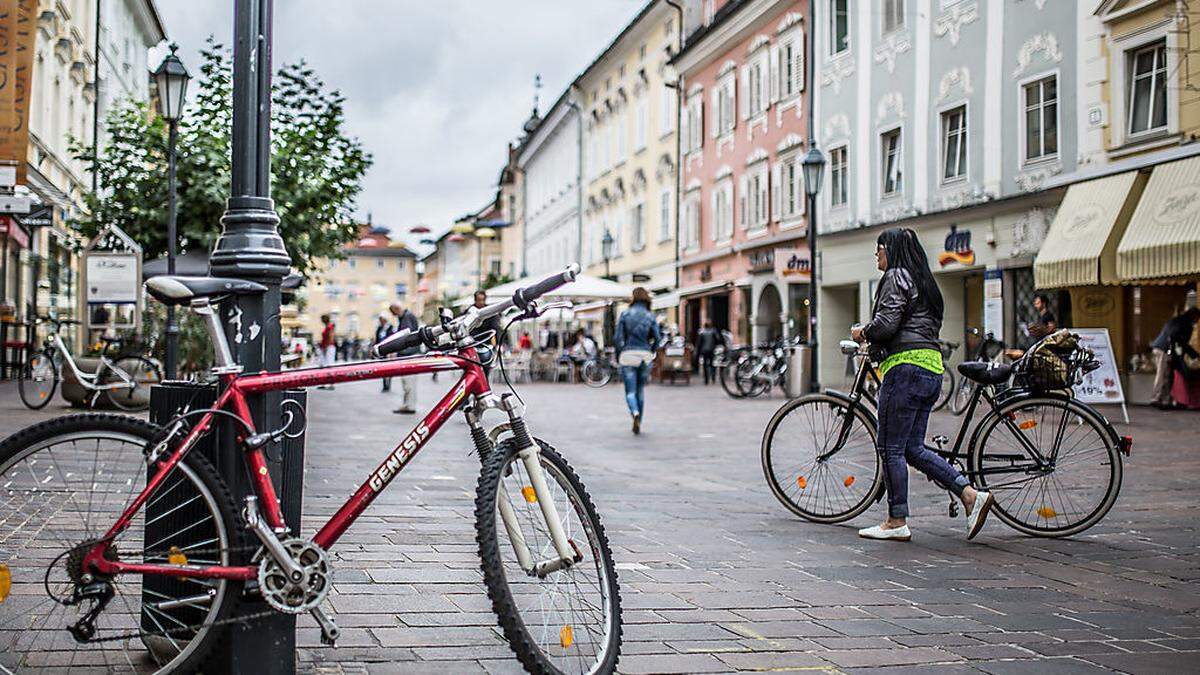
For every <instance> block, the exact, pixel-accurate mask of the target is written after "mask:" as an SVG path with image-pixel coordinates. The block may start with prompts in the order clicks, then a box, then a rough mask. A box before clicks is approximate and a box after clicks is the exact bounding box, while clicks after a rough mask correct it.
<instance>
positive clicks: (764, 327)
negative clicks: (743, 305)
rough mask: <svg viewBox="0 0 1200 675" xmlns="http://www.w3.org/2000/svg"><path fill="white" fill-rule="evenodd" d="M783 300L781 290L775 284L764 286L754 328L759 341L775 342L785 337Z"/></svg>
mask: <svg viewBox="0 0 1200 675" xmlns="http://www.w3.org/2000/svg"><path fill="white" fill-rule="evenodd" d="M782 312H783V300H782V299H781V298H780V297H779V289H777V288H775V284H767V285H766V286H763V289H762V292H761V293H759V295H758V308H757V310H756V311H755V312H754V326H755V328H756V329H757V333H758V338H757V339H758V340H760V341H766V342H774V341H775V340H778V339H779V338H781V337H783V320H782V318H781V317H780V314H781V313H782Z"/></svg>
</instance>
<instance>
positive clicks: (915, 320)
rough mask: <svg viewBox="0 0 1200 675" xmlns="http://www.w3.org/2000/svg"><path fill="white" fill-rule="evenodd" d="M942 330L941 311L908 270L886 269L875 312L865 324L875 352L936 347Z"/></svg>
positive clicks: (880, 356) (879, 354) (883, 353)
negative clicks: (926, 297) (924, 296)
mask: <svg viewBox="0 0 1200 675" xmlns="http://www.w3.org/2000/svg"><path fill="white" fill-rule="evenodd" d="M941 332H942V315H941V314H937V313H935V312H934V310H933V308H932V307H930V306H929V305H928V303H926V302H923V301H922V299H921V298H919V297H918V289H917V285H916V284H915V283H913V279H912V277H911V276H910V275H909V273H908V271H907V270H904V269H901V268H898V267H896V268H891V269H889V270H887V271H886V272H884V273H883V278H882V279H880V281H879V290H878V292H877V293H876V294H875V309H874V312H873V316H872V317H871V321H870V322H868V323H867V325H865V326H863V335H865V336H866V338H867V341H868V342H870V343H871V354H872V356H873V357H874V358H876V359H883V358H886V357H888V356H890V355H892V354H896V353H899V352H902V351H905V350H908V349H937V348H938V336H939V335H940V334H941Z"/></svg>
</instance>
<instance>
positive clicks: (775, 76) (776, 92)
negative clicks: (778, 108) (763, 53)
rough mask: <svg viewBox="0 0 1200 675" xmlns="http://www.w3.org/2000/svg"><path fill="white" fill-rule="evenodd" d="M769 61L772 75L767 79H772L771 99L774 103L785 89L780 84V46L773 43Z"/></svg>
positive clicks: (770, 83)
mask: <svg viewBox="0 0 1200 675" xmlns="http://www.w3.org/2000/svg"><path fill="white" fill-rule="evenodd" d="M769 62H770V65H771V67H770V71H769V72H770V75H769V76H768V77H767V79H768V80H769V81H770V82H769V84H768V86H769V88H770V89H769V90H770V93H771V97H770V99H769V100H770V102H771V103H774V102H775V101H778V100H779V96H780V92H781V91H782V90H783V87H781V86H780V84H779V72H780V67H779V47H778V46H776V45H771V53H770V57H769Z"/></svg>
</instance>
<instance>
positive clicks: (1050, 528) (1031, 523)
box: [970, 396, 1122, 537]
mask: <svg viewBox="0 0 1200 675" xmlns="http://www.w3.org/2000/svg"><path fill="white" fill-rule="evenodd" d="M1026 442H1027V443H1029V444H1031V445H1032V446H1033V447H1034V448H1036V449H1037V451H1038V452H1039V453H1040V454H1041V455H1042V457H1043V458H1045V459H1046V460H1047V461H1046V463H1045V464H1044V465H1039V464H1038V463H1037V462H1036V461H1035V459H1034V457H1033V455H1032V454H1031V453H1030V452H1029V450H1028V448H1027V447H1026V446H1025V443H1026ZM970 462H971V471H972V472H973V473H974V474H975V476H976V477H977V482H978V484H979V488H980V489H984V490H989V491H990V492H991V493H992V495H993V496H994V497H995V499H996V502H995V504H994V506H993V510H994V512H995V513H996V515H997V516H998V517H999V518H1000V519H1001V520H1003V521H1004V522H1005V523H1007V524H1008V525H1009V526H1010V527H1012V528H1014V529H1016V530H1018V531H1020V532H1023V533H1025V534H1029V535H1033V536H1038V537H1066V536H1069V535H1073V534H1078V533H1080V532H1083V531H1084V530H1086V529H1088V528H1089V527H1092V526H1093V525H1095V524H1096V523H1098V522H1100V519H1102V518H1103V517H1104V516H1105V515H1106V514H1107V513H1108V511H1109V509H1111V508H1112V506H1113V504H1114V503H1115V502H1116V500H1117V493H1118V492H1120V490H1121V475H1122V466H1121V455H1120V451H1119V450H1118V449H1117V444H1116V442H1115V440H1114V439H1113V433H1112V432H1111V430H1110V429H1109V427H1108V424H1107V422H1106V421H1104V420H1103V418H1101V417H1100V416H1099V414H1098V413H1096V412H1095V411H1093V410H1091V409H1090V408H1088V407H1087V406H1084V405H1082V404H1080V403H1078V402H1077V401H1074V400H1070V399H1062V398H1054V397H1041V396H1029V397H1020V398H1017V399H1016V400H1011V401H1009V402H1007V403H1005V404H1003V405H1001V406H1000V408H999V410H998V414H994V415H992V416H991V417H990V418H989V419H988V420H986V421H985V422H984V423H983V427H982V428H981V433H980V435H979V440H978V442H977V443H976V444H975V445H974V446H973V447H972V448H971V458H970Z"/></svg>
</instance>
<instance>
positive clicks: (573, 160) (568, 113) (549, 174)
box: [517, 92, 580, 277]
mask: <svg viewBox="0 0 1200 675" xmlns="http://www.w3.org/2000/svg"><path fill="white" fill-rule="evenodd" d="M579 140H580V126H579V113H578V109H577V108H576V107H575V104H574V102H573V100H572V96H571V92H568V93H565V94H564V95H563V96H562V97H560V98H559V100H558V101H557V102H556V103H555V104H554V106H553V107H551V108H550V110H549V112H547V113H546V117H545V118H544V119H543V120H542V122H541V124H539V125H538V127H537V129H535V130H534V131H533V133H532V134H531V136H530V137H529V138H528V139H527V140H526V141H525V143H524V145H523V149H522V151H521V155H520V157H519V158H518V160H517V162H518V165H519V166H520V168H521V171H522V173H523V174H524V176H525V190H524V204H525V205H524V211H525V233H524V236H525V245H524V249H525V260H524V263H525V269H524V270H521V272H522V275H523V276H531V277H538V276H542V275H545V274H547V273H549V272H553V271H556V270H561V269H562V268H563V267H564V266H566V265H568V264H570V263H573V262H578V261H579V228H580V222H579V197H580V192H579Z"/></svg>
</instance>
